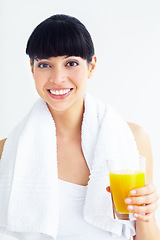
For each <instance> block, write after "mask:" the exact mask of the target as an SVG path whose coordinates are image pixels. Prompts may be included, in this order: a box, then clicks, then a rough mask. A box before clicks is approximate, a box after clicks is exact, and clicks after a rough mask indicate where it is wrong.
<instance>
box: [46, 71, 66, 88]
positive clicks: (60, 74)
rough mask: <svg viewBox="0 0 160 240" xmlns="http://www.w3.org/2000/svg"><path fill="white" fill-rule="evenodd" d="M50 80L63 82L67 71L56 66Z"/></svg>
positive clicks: (56, 82)
mask: <svg viewBox="0 0 160 240" xmlns="http://www.w3.org/2000/svg"><path fill="white" fill-rule="evenodd" d="M49 81H50V82H53V83H55V84H61V83H63V82H65V71H64V70H63V69H60V68H54V69H53V70H52V72H51V75H50V78H49Z"/></svg>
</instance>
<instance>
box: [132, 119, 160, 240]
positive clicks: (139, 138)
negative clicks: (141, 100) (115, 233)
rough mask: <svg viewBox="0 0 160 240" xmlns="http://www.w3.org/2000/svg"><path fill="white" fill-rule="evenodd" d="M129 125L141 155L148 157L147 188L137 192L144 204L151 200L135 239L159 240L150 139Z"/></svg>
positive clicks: (140, 129)
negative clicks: (155, 215) (155, 213)
mask: <svg viewBox="0 0 160 240" xmlns="http://www.w3.org/2000/svg"><path fill="white" fill-rule="evenodd" d="M128 125H129V127H130V129H131V130H132V132H133V134H134V137H135V140H136V143H137V147H138V150H139V154H140V155H141V156H145V157H146V186H145V187H144V188H141V189H139V190H138V191H137V193H138V194H137V195H139V196H142V197H143V199H144V202H147V201H148V200H149V198H150V200H149V204H147V206H146V207H147V208H146V209H145V211H144V212H147V214H146V215H140V214H139V215H138V217H137V220H136V236H135V237H134V240H142V239H143V240H151V239H152V240H159V239H160V230H159V228H158V226H157V223H156V221H155V218H154V212H155V210H156V208H157V200H158V194H157V193H156V189H155V186H154V185H153V184H152V181H153V179H152V178H153V162H152V150H151V144H150V139H149V136H148V135H147V133H146V132H145V131H144V130H143V129H142V128H141V127H140V126H138V125H136V124H133V123H128ZM142 197H141V199H142ZM132 200H133V201H134V203H135V204H136V201H137V200H140V197H136V196H134V197H133V198H132ZM138 208H140V207H137V208H135V209H134V210H135V212H138V210H140V209H138ZM143 208H144V207H143ZM141 210H142V208H141Z"/></svg>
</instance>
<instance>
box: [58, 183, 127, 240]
mask: <svg viewBox="0 0 160 240" xmlns="http://www.w3.org/2000/svg"><path fill="white" fill-rule="evenodd" d="M58 184H59V185H58V186H59V211H60V212H59V227H58V234H57V238H56V240H111V239H117V240H127V238H126V237H125V236H121V237H113V236H112V235H111V234H110V233H109V232H107V231H105V230H102V229H100V228H98V227H95V226H92V225H91V224H89V223H87V222H86V221H85V220H84V218H83V207H84V202H85V196H86V191H87V186H81V185H78V184H74V183H70V182H66V181H63V180H60V179H58Z"/></svg>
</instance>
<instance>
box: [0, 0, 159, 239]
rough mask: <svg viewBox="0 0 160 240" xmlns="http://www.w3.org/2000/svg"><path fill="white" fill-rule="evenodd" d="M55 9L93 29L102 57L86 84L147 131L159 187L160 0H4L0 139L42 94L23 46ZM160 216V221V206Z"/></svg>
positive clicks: (0, 25) (0, 19)
mask: <svg viewBox="0 0 160 240" xmlns="http://www.w3.org/2000/svg"><path fill="white" fill-rule="evenodd" d="M56 13H64V14H69V15H72V16H75V17H77V18H78V19H79V20H81V21H82V22H83V23H84V24H85V25H86V27H87V28H88V30H89V32H90V33H91V35H92V38H93V41H94V44H95V49H96V55H97V58H98V63H97V68H96V71H95V74H94V76H93V78H92V79H90V80H89V85H88V90H89V92H90V93H92V94H93V95H95V96H97V97H98V98H100V99H101V100H103V101H104V102H106V103H110V104H111V105H112V106H113V107H114V108H115V109H116V110H117V111H118V112H119V113H120V114H121V115H122V116H123V117H124V118H125V119H126V120H127V121H131V122H135V123H137V124H139V125H141V126H143V127H144V129H145V130H146V131H147V132H148V134H149V135H150V138H151V143H152V149H153V157H154V183H155V184H156V186H157V189H158V192H160V178H159V173H160V152H159V149H160V147H159V139H160V126H159V124H160V113H159V112H160V111H159V109H160V107H159V106H160V94H159V91H160V90H159V89H160V84H159V82H160V1H159V0H134V1H132V0H126V1H125V0H121V1H119V0H112V1H108V0H99V1H97V0H91V1H86V0H81V1H75V0H67V1H65V0H59V1H54V0H52V1H51V0H45V1H43V0H27V1H23V0H14V1H13V0H4V1H2V0H0V139H2V138H5V137H7V136H8V134H9V133H10V131H11V130H12V129H13V128H14V126H15V125H16V124H17V123H19V122H20V121H21V119H22V118H23V117H24V116H25V115H26V114H27V113H28V111H29V109H30V108H31V106H32V104H33V102H34V101H35V100H36V99H37V97H38V95H37V93H36V91H35V89H34V82H33V80H32V75H31V73H30V68H29V59H28V56H26V55H25V47H26V43H27V40H28V37H29V35H30V34H31V32H32V30H33V29H34V28H35V27H36V26H37V24H39V23H40V22H41V21H42V20H44V19H45V18H47V17H49V16H51V15H53V14H56ZM156 219H157V222H158V224H159V226H160V209H158V211H157V214H156ZM1 236H2V235H1ZM2 238H3V240H7V239H8V240H9V239H10V238H9V237H0V239H2Z"/></svg>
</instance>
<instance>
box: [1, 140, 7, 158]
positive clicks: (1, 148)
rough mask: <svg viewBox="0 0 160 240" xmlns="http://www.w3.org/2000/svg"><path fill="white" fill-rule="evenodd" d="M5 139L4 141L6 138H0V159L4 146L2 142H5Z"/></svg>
mask: <svg viewBox="0 0 160 240" xmlns="http://www.w3.org/2000/svg"><path fill="white" fill-rule="evenodd" d="M5 141H6V138H5V139H2V140H0V159H1V156H2V152H3V147H4V144H5Z"/></svg>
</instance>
